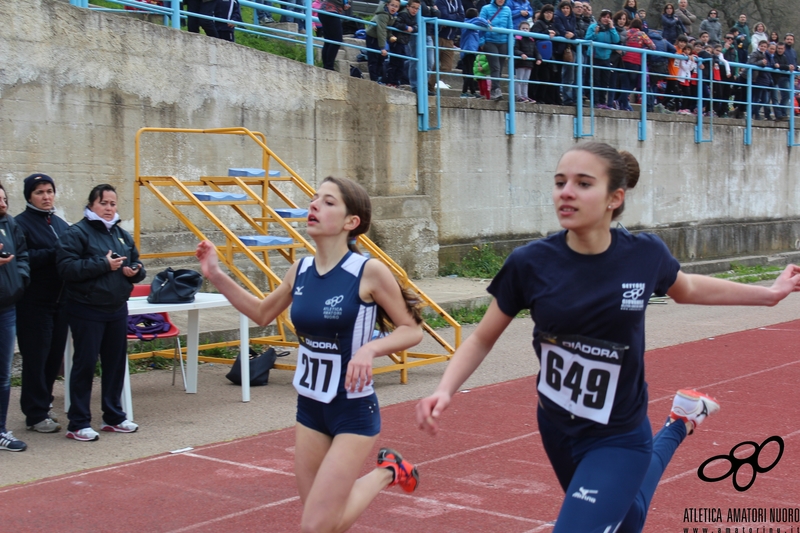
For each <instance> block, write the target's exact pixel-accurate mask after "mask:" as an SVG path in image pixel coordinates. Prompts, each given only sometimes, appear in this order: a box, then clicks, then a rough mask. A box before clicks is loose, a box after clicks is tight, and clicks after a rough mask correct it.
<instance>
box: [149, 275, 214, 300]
mask: <svg viewBox="0 0 800 533" xmlns="http://www.w3.org/2000/svg"><path fill="white" fill-rule="evenodd" d="M201 285H203V275H202V274H200V272H196V271H194V270H172V267H169V268H167V269H166V270H162V271H161V272H159V273H158V274H156V277H155V278H154V279H153V282H152V283H151V284H150V294H149V295H148V296H147V301H148V302H149V303H151V304H183V303H192V302H193V301H194V295H195V294H197V291H199V290H200V286H201Z"/></svg>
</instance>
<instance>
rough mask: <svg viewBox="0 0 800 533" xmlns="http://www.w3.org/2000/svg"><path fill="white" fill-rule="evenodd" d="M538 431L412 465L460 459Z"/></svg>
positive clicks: (530, 435)
mask: <svg viewBox="0 0 800 533" xmlns="http://www.w3.org/2000/svg"><path fill="white" fill-rule="evenodd" d="M538 434H539V432H538V431H533V432H531V433H526V434H525V435H519V436H517V437H512V438H510V439H505V440H499V441H497V442H492V443H490V444H484V445H483V446H478V447H477V448H470V449H469V450H463V451H460V452H456V453H451V454H450V455H443V456H442V457H437V458H436V459H431V460H429V461H421V462H419V463H414V464H415V465H416V466H421V465H430V464H433V463H438V462H439V461H446V460H448V459H453V458H454V457H460V456H462V455H468V454H470V453H474V452H478V451H481V450H487V449H489V448H494V447H495V446H502V445H503V444H508V443H509V442H516V441H518V440H522V439H527V438H529V437H533V436H534V435H538Z"/></svg>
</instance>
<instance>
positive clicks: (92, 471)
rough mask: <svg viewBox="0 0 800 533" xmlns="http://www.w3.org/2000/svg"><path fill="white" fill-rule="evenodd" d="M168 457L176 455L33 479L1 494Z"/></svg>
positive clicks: (1, 491) (0, 491)
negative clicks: (37, 479)
mask: <svg viewBox="0 0 800 533" xmlns="http://www.w3.org/2000/svg"><path fill="white" fill-rule="evenodd" d="M168 457H174V456H173V455H169V454H167V455H157V456H155V457H148V458H147V459H142V460H141V461H134V462H132V463H125V464H121V465H113V466H108V467H105V468H98V469H97V470H89V471H86V472H79V473H77V474H72V475H67V476H60V477H53V478H50V479H42V480H39V481H33V482H31V483H25V484H24V485H16V486H12V487H8V488H5V489H2V490H0V494H4V493H6V492H12V491H15V490H20V489H27V488H29V487H38V486H40V485H46V484H48V483H57V482H59V481H68V480H70V479H77V478H80V477H85V476H91V475H92V474H99V473H102V472H111V471H114V470H120V469H122V468H127V467H129V466H136V465H141V464H144V463H149V462H151V461H159V460H161V459H166V458H168Z"/></svg>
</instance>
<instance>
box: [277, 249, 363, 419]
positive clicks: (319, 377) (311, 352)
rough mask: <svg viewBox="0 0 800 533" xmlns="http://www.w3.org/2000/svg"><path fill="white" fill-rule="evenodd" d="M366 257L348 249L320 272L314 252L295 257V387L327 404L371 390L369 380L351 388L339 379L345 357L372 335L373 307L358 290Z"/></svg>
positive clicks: (293, 318) (343, 371)
mask: <svg viewBox="0 0 800 533" xmlns="http://www.w3.org/2000/svg"><path fill="white" fill-rule="evenodd" d="M366 262H367V258H366V257H364V256H362V255H358V254H354V253H353V252H349V251H348V252H347V254H346V255H345V256H344V257H343V258H342V260H341V261H340V262H339V264H338V265H336V266H335V267H334V268H333V269H331V270H330V271H329V272H327V273H326V274H324V275H322V276H320V275H319V274H318V273H317V269H316V266H315V263H314V258H313V257H304V258H303V259H301V260H300V264H299V265H298V268H297V275H296V276H295V280H294V287H293V288H292V310H291V318H292V323H293V324H294V326H295V330H296V332H297V337H298V340H299V343H300V346H299V348H298V352H297V370H296V371H295V375H294V381H293V384H294V387H295V389H297V392H298V393H299V394H301V395H303V396H306V397H308V398H312V399H314V400H317V401H320V402H323V403H330V402H331V400H333V399H334V398H335V397H336V396H337V395H338V394H347V398H362V397H364V396H369V395H371V394H372V393H373V392H374V390H373V387H372V383H371V382H370V383H368V384H366V385H365V386H364V389H363V390H362V391H361V392H358V391H356V392H354V393H350V392H347V391H346V390H345V388H344V378H345V374H346V373H347V364H348V363H349V362H350V357H351V356H352V355H353V354H354V353H356V351H358V349H359V348H360V347H361V346H363V345H364V344H366V343H367V342H369V341H370V340H371V339H372V332H373V331H374V329H375V319H376V317H377V311H378V306H377V305H376V304H375V303H374V302H373V303H367V302H364V301H363V300H362V299H361V297H360V296H359V295H358V288H359V285H360V284H361V276H362V274H363V272H364V265H365V264H366Z"/></svg>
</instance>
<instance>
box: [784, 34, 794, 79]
mask: <svg viewBox="0 0 800 533" xmlns="http://www.w3.org/2000/svg"><path fill="white" fill-rule="evenodd" d="M783 42H784V44H785V45H786V52H785V53H784V55H785V56H786V60H787V61H788V62H789V64H790V65H793V66H794V69H795V70H797V52H795V50H794V34H793V33H787V34H786V35H785V36H784V38H783Z"/></svg>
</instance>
